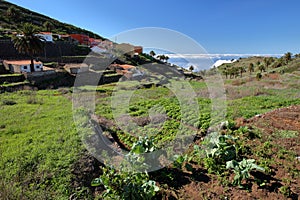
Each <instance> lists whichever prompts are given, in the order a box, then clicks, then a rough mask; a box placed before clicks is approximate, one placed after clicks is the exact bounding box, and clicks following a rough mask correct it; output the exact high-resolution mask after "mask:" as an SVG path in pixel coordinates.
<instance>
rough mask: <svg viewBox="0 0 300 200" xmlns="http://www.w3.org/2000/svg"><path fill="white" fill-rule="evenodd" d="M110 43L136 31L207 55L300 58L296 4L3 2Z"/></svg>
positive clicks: (230, 0)
mask: <svg viewBox="0 0 300 200" xmlns="http://www.w3.org/2000/svg"><path fill="white" fill-rule="evenodd" d="M8 1H9V2H11V3H14V4H17V5H19V6H23V7H25V8H28V9H31V10H33V11H36V12H39V13H42V14H45V15H48V16H50V17H53V18H55V19H58V20H60V21H62V22H66V23H70V24H74V25H76V26H79V27H81V28H85V29H88V30H91V31H94V32H96V33H98V34H100V35H102V36H104V37H107V38H110V37H111V36H113V35H116V34H118V33H120V32H123V31H127V30H130V29H135V28H142V27H161V28H167V29H172V30H175V31H178V32H181V33H183V34H185V35H187V36H189V37H191V38H193V39H194V40H196V41H197V42H198V43H199V44H201V45H202V46H203V47H204V48H205V49H206V51H207V52H208V53H223V54H225V53H250V54H278V53H279V54H281V53H285V52H287V51H290V52H292V53H299V52H300V24H299V19H300V12H299V8H300V1H298V0H285V1H283V0H185V1H174V0H172V1H171V0H160V1H158V0H151V1H144V0H130V1H124V0H85V1H78V0H72V1H71V0H61V1H41V0H30V1H28V0H8Z"/></svg>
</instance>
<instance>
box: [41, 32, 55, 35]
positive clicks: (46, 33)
mask: <svg viewBox="0 0 300 200" xmlns="http://www.w3.org/2000/svg"><path fill="white" fill-rule="evenodd" d="M40 34H45V35H51V34H52V33H51V32H40Z"/></svg>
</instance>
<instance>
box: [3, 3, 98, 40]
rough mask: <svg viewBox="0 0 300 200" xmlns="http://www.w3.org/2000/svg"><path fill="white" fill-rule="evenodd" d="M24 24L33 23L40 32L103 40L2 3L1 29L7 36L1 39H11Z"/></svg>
mask: <svg viewBox="0 0 300 200" xmlns="http://www.w3.org/2000/svg"><path fill="white" fill-rule="evenodd" d="M24 23H31V24H33V25H36V26H39V27H40V28H41V29H40V31H50V32H53V33H58V34H71V33H83V34H86V35H89V36H91V37H94V38H102V37H101V36H99V35H97V34H95V33H93V32H90V31H87V30H84V29H81V28H78V27H75V26H73V25H70V24H66V23H62V22H59V21H57V20H55V19H52V18H50V17H47V16H45V15H42V14H39V13H36V12H33V11H30V10H27V9H25V8H22V7H20V6H17V5H14V4H11V3H9V2H6V1H1V3H0V27H2V29H0V31H4V32H6V35H3V36H1V37H4V38H5V37H6V38H10V33H9V32H11V31H16V30H18V29H20V28H21V27H22V25H23V24H24Z"/></svg>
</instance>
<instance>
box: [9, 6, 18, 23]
mask: <svg viewBox="0 0 300 200" xmlns="http://www.w3.org/2000/svg"><path fill="white" fill-rule="evenodd" d="M6 15H7V16H8V17H9V18H10V19H11V20H13V21H17V20H18V19H19V17H20V11H19V10H18V9H17V8H16V7H15V6H10V7H9V8H8V9H7V10H6Z"/></svg>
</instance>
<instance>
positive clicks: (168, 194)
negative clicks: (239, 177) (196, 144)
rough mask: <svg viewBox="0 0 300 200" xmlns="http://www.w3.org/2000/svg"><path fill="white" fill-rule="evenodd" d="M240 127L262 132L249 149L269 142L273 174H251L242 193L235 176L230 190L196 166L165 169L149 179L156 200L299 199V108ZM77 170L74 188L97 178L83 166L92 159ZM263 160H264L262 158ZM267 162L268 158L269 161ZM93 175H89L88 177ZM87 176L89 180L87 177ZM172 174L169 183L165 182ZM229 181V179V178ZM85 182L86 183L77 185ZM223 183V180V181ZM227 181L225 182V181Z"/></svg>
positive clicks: (257, 118) (244, 122) (240, 121)
mask: <svg viewBox="0 0 300 200" xmlns="http://www.w3.org/2000/svg"><path fill="white" fill-rule="evenodd" d="M97 121H98V122H100V123H102V124H105V125H106V126H114V125H115V124H113V123H112V122H109V120H108V121H107V120H106V119H103V118H98V119H97ZM237 124H238V125H239V126H248V127H250V128H251V127H255V128H258V129H259V130H260V131H261V138H260V139H253V140H252V141H250V142H249V144H248V145H249V146H250V147H251V148H253V149H254V153H253V154H255V151H256V150H257V151H259V150H261V147H262V146H263V145H264V143H265V142H266V141H271V143H272V145H273V146H272V147H271V148H270V152H269V154H270V155H269V159H272V160H273V162H272V163H271V164H270V166H269V167H270V169H271V172H270V173H269V174H267V173H261V172H252V173H251V177H250V183H249V184H248V189H247V190H246V189H240V188H238V187H236V186H232V185H231V184H230V183H231V181H232V178H233V176H234V174H231V175H230V180H227V186H226V185H224V183H223V184H222V183H221V180H220V178H219V177H218V176H216V175H211V174H208V173H207V171H205V170H204V169H201V168H200V167H199V166H197V165H195V166H194V168H195V170H194V171H193V173H191V172H183V171H181V170H176V169H173V168H165V169H162V170H159V171H157V172H153V173H150V176H151V177H152V178H153V179H154V180H156V181H157V183H158V184H159V186H160V188H162V189H161V192H160V194H159V195H158V196H157V199H191V200H197V199H233V200H235V199H236V200H241V199H243V200H244V199H245V200H248V199H249V200H252V199H266V200H269V199H270V200H273V199H293V200H296V199H300V162H299V160H298V159H296V157H298V156H300V145H299V144H300V106H290V107H287V108H281V109H277V110H274V111H271V112H268V113H265V114H263V115H258V116H255V117H253V118H251V119H248V120H245V119H238V120H237ZM280 131H293V133H297V132H298V133H299V134H296V135H294V136H293V137H291V138H289V137H287V138H286V137H278V135H276V133H277V132H280ZM282 148H283V149H284V150H287V151H290V152H293V154H292V155H293V156H292V157H289V158H285V157H280V156H278V152H279V151H280V149H282ZM249 157H250V158H255V159H258V160H259V158H258V157H257V155H250V156H249ZM82 159H83V160H82V162H81V161H79V162H78V163H77V164H76V165H75V167H74V170H75V171H74V175H76V176H78V177H79V178H76V179H75V180H74V182H73V186H74V187H75V188H76V187H78V186H79V187H80V186H83V185H86V186H87V185H88V183H89V182H90V181H91V179H92V177H94V178H95V176H96V173H98V174H99V173H100V172H99V171H97V172H95V168H93V167H89V166H84V165H83V163H86V160H88V163H90V164H88V165H93V164H92V163H94V161H93V160H92V159H91V158H89V157H86V156H85V157H83V158H82ZM260 159H261V158H260ZM266 159H267V158H266ZM89 173H90V174H93V175H87V174H89ZM84 174H86V175H87V176H86V178H85V177H84V176H85V175H84ZM166 174H170V175H171V176H170V179H168V178H166V177H168V176H166ZM254 177H260V178H262V179H264V180H266V183H265V185H264V186H258V184H257V183H255V181H254ZM226 179H228V178H226ZM79 180H85V181H84V182H78V181H79ZM223 181H224V180H223ZM225 181H226V180H225ZM283 186H286V187H287V188H289V191H290V194H289V195H284V194H283V192H282V191H281V190H282V188H283ZM91 190H93V192H94V194H97V193H99V191H100V192H101V191H103V188H94V189H92V188H91Z"/></svg>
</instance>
